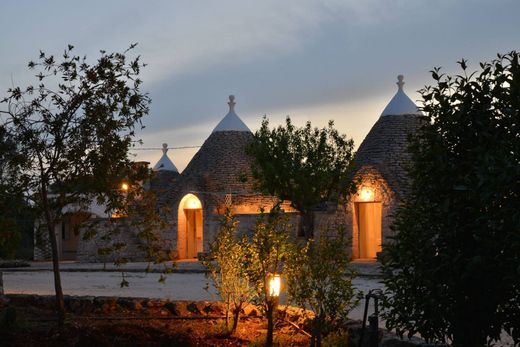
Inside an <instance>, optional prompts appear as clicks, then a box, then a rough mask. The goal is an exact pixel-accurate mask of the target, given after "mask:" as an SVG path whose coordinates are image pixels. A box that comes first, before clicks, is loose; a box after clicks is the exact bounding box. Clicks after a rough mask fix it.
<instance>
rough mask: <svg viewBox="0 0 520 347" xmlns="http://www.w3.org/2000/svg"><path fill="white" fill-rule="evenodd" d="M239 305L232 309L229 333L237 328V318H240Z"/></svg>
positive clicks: (232, 332)
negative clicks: (231, 324)
mask: <svg viewBox="0 0 520 347" xmlns="http://www.w3.org/2000/svg"><path fill="white" fill-rule="evenodd" d="M240 309H241V307H240V306H236V307H235V309H234V310H233V327H232V328H231V334H234V333H235V331H236V330H237V325H238V319H239V318H240Z"/></svg>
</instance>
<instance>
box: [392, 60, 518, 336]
mask: <svg viewBox="0 0 520 347" xmlns="http://www.w3.org/2000/svg"><path fill="white" fill-rule="evenodd" d="M459 65H460V66H461V68H462V72H461V74H460V75H456V76H447V75H444V74H441V73H440V69H434V70H433V71H432V76H433V79H434V80H435V85H434V86H429V87H425V88H424V89H422V90H421V91H420V92H421V94H422V98H423V106H422V110H423V111H424V112H425V113H426V119H427V120H428V122H425V123H426V124H425V125H424V126H423V127H422V128H421V129H420V131H419V132H418V133H417V134H416V136H414V137H413V138H412V139H411V145H410V151H411V154H412V158H413V166H412V167H411V168H410V170H409V174H410V177H411V179H412V185H411V192H410V194H409V195H408V196H407V197H406V200H405V203H404V204H403V205H402V207H401V208H399V210H398V212H397V214H396V219H395V224H394V226H393V229H394V231H395V236H394V237H393V239H392V242H391V243H390V244H388V245H387V247H386V249H385V251H384V252H385V256H384V259H385V261H384V266H383V271H384V283H385V285H386V288H387V295H388V301H387V302H386V312H385V315H386V320H387V327H388V328H392V329H396V331H397V332H398V333H400V334H405V333H407V334H409V335H412V334H415V333H420V334H421V336H423V337H424V338H426V339H428V340H441V341H447V342H449V343H451V344H452V345H453V346H485V345H486V343H487V341H488V339H491V340H498V339H499V338H500V333H501V331H502V330H505V331H506V332H508V333H509V334H510V335H511V336H512V337H513V338H514V340H515V341H516V343H519V342H520V272H519V270H520V257H519V254H520V179H519V178H520V64H519V54H518V53H517V52H511V53H509V54H506V55H498V58H497V59H495V60H493V61H491V62H490V63H481V64H480V70H479V71H478V72H474V73H468V67H467V62H466V61H465V60H462V61H460V62H459Z"/></svg>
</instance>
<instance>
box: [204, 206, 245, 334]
mask: <svg viewBox="0 0 520 347" xmlns="http://www.w3.org/2000/svg"><path fill="white" fill-rule="evenodd" d="M237 225H238V221H237V220H236V219H235V217H234V216H233V215H232V213H231V210H230V209H229V208H228V209H226V212H225V213H224V215H223V216H222V219H221V221H220V226H219V231H218V233H217V236H216V237H215V240H214V241H213V242H212V243H211V245H210V247H209V252H208V254H207V256H206V258H205V259H204V260H203V265H204V266H205V267H206V268H207V269H208V272H207V276H209V278H210V279H211V281H212V283H213V285H214V286H215V289H216V290H217V292H218V294H219V295H220V297H221V299H222V300H223V301H224V303H225V305H226V333H230V334H233V333H234V332H235V331H236V329H237V325H238V321H239V319H240V312H241V311H242V309H243V307H244V305H246V304H247V303H249V302H250V301H251V300H252V299H253V297H254V294H255V292H254V290H253V288H252V287H251V286H250V284H249V276H248V274H247V269H246V266H245V265H246V257H247V254H246V249H247V247H245V244H244V242H243V240H241V239H239V238H238V236H237ZM229 312H231V313H232V315H233V317H232V322H233V325H232V327H231V329H229Z"/></svg>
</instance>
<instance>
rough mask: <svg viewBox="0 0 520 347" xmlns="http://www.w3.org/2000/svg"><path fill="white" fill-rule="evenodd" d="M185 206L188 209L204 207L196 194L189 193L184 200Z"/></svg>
mask: <svg viewBox="0 0 520 347" xmlns="http://www.w3.org/2000/svg"><path fill="white" fill-rule="evenodd" d="M184 208H185V209H188V210H196V209H199V208H202V205H201V203H200V200H199V199H197V197H196V196H194V195H189V196H188V197H187V199H186V201H185V202H184Z"/></svg>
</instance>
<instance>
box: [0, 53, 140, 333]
mask: <svg viewBox="0 0 520 347" xmlns="http://www.w3.org/2000/svg"><path fill="white" fill-rule="evenodd" d="M134 47H135V45H132V46H131V47H130V49H132V48H134ZM128 52H129V51H128V50H127V51H125V52H124V53H106V52H105V51H101V54H100V57H99V58H98V60H97V61H96V62H95V63H94V64H90V63H89V62H88V61H87V58H86V57H80V56H77V55H75V54H73V46H70V45H69V46H68V48H67V49H66V50H65V51H64V53H63V56H62V60H61V62H58V61H57V60H56V59H55V57H54V56H53V55H48V54H46V53H45V52H40V55H39V58H38V60H37V61H36V62H29V64H28V67H29V69H31V70H35V72H36V78H37V79H38V85H36V86H32V85H30V86H28V87H26V88H25V89H22V88H20V87H14V88H11V89H9V90H8V91H7V96H6V97H5V98H4V99H3V100H2V103H4V104H5V105H6V109H5V110H2V111H0V112H1V113H0V114H2V115H3V116H4V117H3V118H2V126H3V127H4V128H5V129H6V131H7V132H8V133H9V136H10V137H11V138H12V140H13V141H14V143H16V151H17V152H18V153H19V154H20V155H22V156H23V157H24V158H25V159H26V160H25V161H24V162H23V164H22V165H21V168H22V170H21V171H20V173H19V179H20V180H21V182H24V184H23V188H24V191H25V192H27V193H28V194H30V196H31V198H32V204H33V205H34V206H35V208H36V212H37V215H38V216H41V217H40V218H41V224H42V225H43V226H44V227H45V228H46V229H47V233H48V238H49V241H50V244H51V248H52V260H53V271H54V285H55V290H56V302H57V311H58V318H59V322H60V323H63V320H64V316H65V310H64V304H63V292H62V288H61V279H60V272H59V262H58V260H59V259H58V249H57V241H56V235H55V226H56V223H57V222H59V221H60V219H61V218H62V215H63V212H64V208H65V207H66V206H68V205H77V206H83V205H87V204H89V203H90V202H92V201H93V200H97V201H98V202H101V203H105V204H106V205H107V206H109V207H110V206H115V205H118V204H119V202H120V201H121V200H122V199H123V198H124V194H122V192H121V191H120V190H119V189H118V187H119V184H120V183H121V181H122V180H123V179H127V180H128V181H129V182H130V183H135V182H137V181H138V180H139V178H138V177H135V176H136V171H135V170H133V169H132V166H131V165H130V160H129V158H128V150H129V148H130V147H131V146H132V144H133V141H134V134H135V133H134V131H135V128H136V126H139V125H140V124H141V118H142V117H143V116H145V115H146V114H147V113H148V110H149V103H150V99H149V98H148V96H147V95H146V94H143V93H142V92H141V90H140V87H141V80H140V79H139V74H140V70H141V68H142V66H143V64H142V63H141V62H140V58H139V57H137V58H135V59H132V60H128V59H127V57H126V54H127V53H128Z"/></svg>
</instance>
